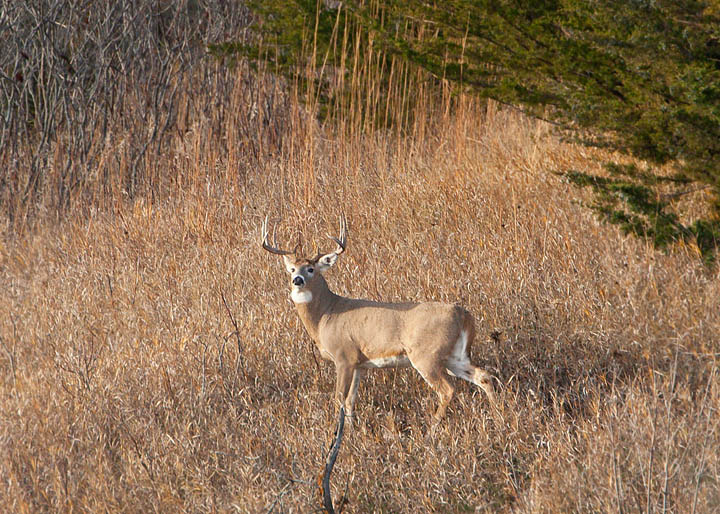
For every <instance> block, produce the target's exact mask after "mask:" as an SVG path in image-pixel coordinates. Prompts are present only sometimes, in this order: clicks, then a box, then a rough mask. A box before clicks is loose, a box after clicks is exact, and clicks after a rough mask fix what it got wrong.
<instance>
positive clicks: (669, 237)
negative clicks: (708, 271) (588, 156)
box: [561, 164, 720, 266]
mask: <svg viewBox="0 0 720 514" xmlns="http://www.w3.org/2000/svg"><path fill="white" fill-rule="evenodd" d="M606 167H607V169H608V171H609V173H610V177H601V176H596V175H590V174H587V173H582V172H579V171H569V172H565V173H561V175H562V176H564V177H565V178H567V179H568V180H569V181H570V182H571V183H573V184H575V185H577V186H579V187H591V188H592V189H593V191H594V193H595V198H594V202H593V203H591V204H590V205H589V207H590V208H591V209H593V210H594V211H595V212H597V213H598V214H599V215H600V216H601V217H602V219H604V220H605V221H608V222H610V223H613V224H616V225H619V226H620V228H621V229H622V231H623V232H625V233H626V234H634V235H636V236H639V237H642V238H646V239H649V240H651V241H652V242H653V243H654V244H655V245H656V246H658V247H659V248H665V247H667V246H668V245H669V244H670V243H673V242H676V241H683V242H684V243H690V242H693V241H694V242H695V244H696V245H697V248H698V250H699V252H700V255H701V257H702V259H703V261H704V262H705V264H706V265H708V266H711V265H713V264H715V262H716V253H717V247H718V242H720V220H718V219H709V220H705V219H697V220H695V221H694V222H692V223H691V224H683V223H682V222H681V221H680V218H679V217H678V215H677V214H675V213H674V212H669V211H668V207H669V202H670V200H671V199H672V198H673V197H676V196H678V195H682V194H684V193H683V192H681V193H672V194H666V195H660V194H658V193H657V191H656V190H655V187H656V186H657V185H658V183H659V182H676V183H683V184H684V183H687V182H688V180H687V179H683V178H672V177H658V176H656V175H653V174H651V173H648V172H645V171H640V170H638V169H637V167H636V166H634V165H627V166H619V165H617V164H608V165H607V166H606ZM690 192H693V190H690Z"/></svg>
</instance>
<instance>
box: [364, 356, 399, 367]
mask: <svg viewBox="0 0 720 514" xmlns="http://www.w3.org/2000/svg"><path fill="white" fill-rule="evenodd" d="M409 366H410V359H408V358H407V356H406V355H394V356H392V357H378V358H377V359H368V360H366V361H365V362H363V363H362V364H360V367H361V368H366V369H367V368H407V367H409Z"/></svg>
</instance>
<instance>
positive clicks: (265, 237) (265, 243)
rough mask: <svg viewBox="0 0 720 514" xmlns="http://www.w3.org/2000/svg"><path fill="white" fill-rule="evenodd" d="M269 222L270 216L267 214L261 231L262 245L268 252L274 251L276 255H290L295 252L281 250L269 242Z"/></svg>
mask: <svg viewBox="0 0 720 514" xmlns="http://www.w3.org/2000/svg"><path fill="white" fill-rule="evenodd" d="M267 223H268V217H267V216H265V221H263V224H262V228H261V229H260V231H261V237H262V247H263V248H265V249H266V250H267V251H268V252H270V253H274V254H275V255H290V254H291V253H293V252H289V251H287V250H281V249H280V248H276V247H274V246H272V245H270V243H268V236H269V235H270V231H269V230H268V228H267Z"/></svg>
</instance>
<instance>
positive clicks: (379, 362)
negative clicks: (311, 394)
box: [262, 215, 495, 419]
mask: <svg viewBox="0 0 720 514" xmlns="http://www.w3.org/2000/svg"><path fill="white" fill-rule="evenodd" d="M328 237H330V239H332V240H333V241H335V243H336V244H337V248H336V249H335V250H334V251H333V252H330V253H328V254H324V255H323V254H317V255H316V256H315V257H312V258H310V259H307V258H303V257H301V256H300V255H298V250H299V246H296V247H295V249H294V250H292V251H287V250H281V249H279V248H277V247H275V246H272V245H270V243H269V242H268V228H267V218H265V222H264V223H263V226H262V247H263V248H264V249H265V250H267V251H269V252H271V253H274V254H276V255H281V256H282V258H283V261H284V262H285V269H286V270H287V272H288V273H289V274H290V287H291V290H290V298H292V300H293V302H294V303H295V307H296V308H297V312H298V314H299V315H300V319H301V320H302V322H303V325H305V329H306V330H307V331H308V334H310V337H311V338H312V339H313V340H314V341H315V343H316V344H317V347H318V349H319V350H320V354H321V355H322V356H323V358H325V359H329V360H332V361H333V362H334V363H335V371H336V373H337V381H336V386H335V394H336V397H337V400H338V401H339V402H340V405H344V406H345V411H346V414H347V416H352V412H353V406H354V404H355V398H356V396H357V388H358V384H359V382H360V379H361V377H362V374H363V372H364V370H366V369H370V368H393V367H408V366H412V367H414V368H415V369H416V370H418V372H419V373H420V375H422V377H423V378H424V379H425V381H426V382H427V383H428V384H430V386H432V387H433V388H434V389H435V391H436V392H437V394H438V396H439V397H440V403H439V405H438V408H437V411H436V412H435V418H436V419H440V418H442V417H443V415H444V414H445V410H446V409H447V406H448V403H450V400H451V399H452V396H453V393H454V391H455V388H454V386H453V384H452V383H451V381H450V380H449V379H448V374H450V375H454V376H456V377H460V378H462V379H465V380H467V381H469V382H472V383H474V384H476V385H477V386H479V387H481V388H482V389H483V390H484V391H485V393H486V394H487V396H488V400H490V403H491V404H492V405H493V406H494V405H495V392H494V388H493V385H492V377H491V375H490V374H489V373H487V372H486V371H484V370H482V369H480V368H478V367H476V366H474V365H473V364H471V362H470V359H469V358H468V348H469V346H470V345H471V344H472V341H473V337H474V335H475V328H474V322H473V318H472V316H471V315H470V313H469V312H467V311H466V310H465V309H463V308H462V307H459V306H457V305H449V304H446V303H438V302H426V303H383V302H374V301H370V300H356V299H351V298H345V297H342V296H339V295H336V294H335V293H333V292H332V291H330V289H329V288H328V285H327V282H325V278H324V277H323V275H322V274H323V273H324V272H325V271H327V270H328V269H330V267H332V266H333V264H335V262H336V261H337V258H338V256H339V255H340V254H341V253H342V252H344V251H345V246H346V244H347V221H346V219H345V216H344V215H343V216H342V218H341V220H340V236H339V237H338V238H335V237H332V236H328Z"/></svg>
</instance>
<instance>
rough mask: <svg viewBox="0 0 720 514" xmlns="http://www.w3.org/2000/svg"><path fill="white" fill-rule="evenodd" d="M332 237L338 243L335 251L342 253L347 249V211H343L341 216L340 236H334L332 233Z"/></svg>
mask: <svg viewBox="0 0 720 514" xmlns="http://www.w3.org/2000/svg"><path fill="white" fill-rule="evenodd" d="M328 237H329V238H330V239H332V240H333V241H335V242H336V243H337V245H338V247H337V249H336V250H335V253H336V254H338V255H340V254H341V253H343V252H344V251H345V246H346V245H347V218H345V213H342V215H341V216H340V238H339V239H338V238H337V237H333V236H331V235H328Z"/></svg>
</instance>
